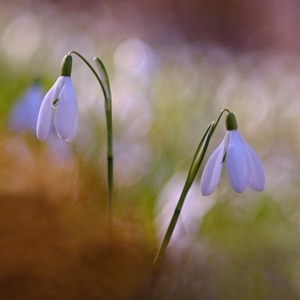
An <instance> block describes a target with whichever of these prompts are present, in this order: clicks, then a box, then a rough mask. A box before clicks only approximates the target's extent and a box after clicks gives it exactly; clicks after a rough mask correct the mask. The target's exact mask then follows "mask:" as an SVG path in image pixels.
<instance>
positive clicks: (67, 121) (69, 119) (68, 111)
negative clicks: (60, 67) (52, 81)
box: [54, 77, 77, 140]
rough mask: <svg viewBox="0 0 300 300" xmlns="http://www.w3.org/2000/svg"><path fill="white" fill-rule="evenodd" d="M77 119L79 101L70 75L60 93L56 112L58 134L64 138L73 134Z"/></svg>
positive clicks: (55, 120) (55, 121)
mask: <svg viewBox="0 0 300 300" xmlns="http://www.w3.org/2000/svg"><path fill="white" fill-rule="evenodd" d="M76 119H77V101H76V96H75V92H74V88H73V84H72V80H71V78H70V77H65V85H64V87H63V88H62V90H61V93H60V94H59V99H58V102H57V108H56V113H55V117H54V124H55V128H56V131H57V134H58V135H59V136H60V137H61V138H62V139H63V140H67V139H68V138H69V137H70V136H71V135H72V133H73V134H74V127H76V122H77V121H76ZM75 134H76V128H75ZM74 137H75V135H74ZM74 137H73V139H74Z"/></svg>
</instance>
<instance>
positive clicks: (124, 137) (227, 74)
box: [0, 0, 300, 300]
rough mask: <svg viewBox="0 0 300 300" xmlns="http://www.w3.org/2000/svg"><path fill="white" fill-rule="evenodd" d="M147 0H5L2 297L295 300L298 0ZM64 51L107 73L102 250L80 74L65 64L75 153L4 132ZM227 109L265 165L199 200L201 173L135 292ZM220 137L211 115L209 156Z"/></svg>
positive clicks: (49, 78) (99, 157) (96, 104)
mask: <svg viewBox="0 0 300 300" xmlns="http://www.w3.org/2000/svg"><path fill="white" fill-rule="evenodd" d="M151 3H152V4H150V2H146V1H139V2H136V1H126V2H125V1H122V2H121V1H107V2H102V1H91V0H90V1H72V2H70V1H59V2H58V1H56V2H55V1H50V2H48V1H39V2H36V1H9V2H6V1H3V2H1V5H0V12H1V19H0V31H1V40H0V54H1V55H0V65H1V68H0V84H1V89H0V129H1V142H0V146H1V156H0V179H1V180H0V211H1V218H0V223H1V232H2V235H0V245H1V247H0V266H1V267H0V270H1V272H0V287H3V288H1V293H3V294H1V297H0V298H1V299H50V298H52V299H53V298H55V299H60V298H61V299H133V297H135V298H134V299H136V298H141V299H146V298H147V297H148V298H150V299H172V300H173V299H208V300H211V299H224V300H232V299H262V300H264V299H282V298H284V297H285V298H287V299H300V290H299V275H300V264H299V262H300V260H299V246H298V239H299V233H300V232H299V220H300V214H299V212H300V205H299V182H300V176H299V174H300V172H299V156H300V152H299V145H300V135H299V130H298V127H299V125H300V124H299V111H300V107H299V94H300V63H299V61H300V60H299V42H298V40H299V32H300V30H299V24H298V23H299V22H298V15H299V12H300V7H299V5H298V3H296V2H293V1H285V2H282V1H269V0H266V1H251V2H250V1H246V2H237V1H189V2H188V3H186V2H184V1H153V2H151ZM71 50H76V51H78V52H80V53H81V54H83V55H84V56H85V57H86V58H87V59H88V60H89V61H90V62H92V58H93V57H94V56H99V57H100V58H101V59H102V60H103V62H104V64H105V65H106V67H107V70H108V74H109V77H110V79H111V87H112V97H113V118H114V146H115V153H114V154H115V179H116V182H115V211H116V214H115V231H116V238H115V244H114V248H113V251H112V252H113V254H112V256H108V252H110V251H108V247H107V244H106V243H107V239H106V238H107V231H106V200H105V196H106V190H105V189H106V184H105V183H106V178H105V174H106V134H105V119H104V111H103V98H102V95H101V90H100V88H99V86H98V84H97V81H96V80H95V79H94V78H93V75H92V74H91V72H90V70H89V69H88V68H87V67H86V66H85V65H84V64H83V63H82V62H81V61H80V60H79V59H78V58H75V57H74V65H73V72H72V79H73V82H74V87H75V91H76V95H77V99H78V105H79V130H78V135H77V137H76V139H75V141H74V143H73V144H72V145H71V146H68V147H67V148H65V147H64V146H62V144H60V141H59V140H58V138H57V137H55V136H52V137H51V139H49V140H48V141H47V142H46V143H40V142H38V141H36V139H35V137H34V135H32V133H30V132H17V133H15V132H12V131H11V128H9V126H8V124H9V122H8V120H9V119H10V115H11V112H12V109H13V108H14V107H15V105H16V103H17V102H18V101H19V100H20V99H21V98H22V95H23V93H24V91H25V90H26V89H27V88H28V87H29V86H30V85H31V84H32V83H33V81H34V80H35V79H36V78H39V82H40V86H41V88H42V89H43V90H44V91H47V90H48V89H49V88H50V87H51V85H52V84H53V83H54V81H55V80H56V78H57V76H59V68H60V62H61V60H62V58H63V56H64V55H65V54H66V53H68V52H69V51H71ZM224 108H228V109H230V110H232V111H233V112H234V113H235V114H236V116H237V119H238V122H239V129H240V131H241V133H242V134H243V136H244V137H245V139H246V140H247V141H248V142H249V144H250V145H251V146H252V147H253V148H254V149H255V151H256V152H257V153H258V155H259V157H260V158H261V160H262V163H263V165H264V169H265V173H266V189H265V191H264V192H263V193H256V192H253V191H251V190H248V189H247V190H246V191H245V193H243V194H241V195H239V194H236V193H234V192H233V191H232V190H231V188H230V185H229V183H228V180H227V178H226V174H225V172H224V174H222V178H221V182H220V184H219V186H218V188H217V190H216V192H215V193H214V194H213V195H211V196H209V197H206V198H205V197H203V196H202V195H201V194H200V193H199V179H200V178H197V180H196V181H195V183H194V185H193V190H191V192H190V195H189V197H190V198H188V199H187V200H186V203H185V206H184V210H183V215H182V216H183V218H182V220H180V222H181V223H180V226H178V232H176V234H175V235H174V239H173V240H172V243H171V247H170V248H169V250H168V252H167V256H166V260H165V262H164V265H163V266H162V267H161V269H160V272H159V273H158V276H157V278H156V279H155V286H154V287H153V289H152V290H151V291H147V292H146V295H145V293H144V292H143V286H144V285H145V282H147V280H148V276H149V272H150V265H151V261H152V259H153V256H154V254H155V250H156V249H157V247H158V245H159V240H160V239H161V238H162V235H163V232H164V230H165V226H166V224H167V223H168V220H169V218H170V215H171V213H172V209H169V208H168V207H169V206H170V207H172V205H174V201H175V202H176V200H177V199H178V197H179V193H180V191H181V188H182V186H183V183H184V179H185V176H186V174H187V171H188V168H189V165H190V163H191V159H192V156H193V154H194V151H195V150H196V147H197V145H198V143H199V141H200V139H201V137H202V135H203V133H204V131H205V129H206V127H207V125H208V124H209V123H210V122H211V121H212V120H215V119H216V118H217V117H218V115H219V113H220V111H221V110H222V109H224ZM224 134H225V127H224V123H223V120H221V122H220V125H219V127H218V129H217V130H216V132H215V135H214V136H213V138H212V141H211V145H210V146H209V148H208V153H207V157H208V156H209V154H210V153H211V152H212V151H213V149H214V148H215V147H216V146H217V145H218V144H219V143H220V141H221V139H222V138H223V136H224ZM207 157H206V159H207ZM206 159H205V161H206ZM200 171H201V170H200ZM199 177H200V175H199ZM161 220H162V221H161ZM166 220H167V221H166ZM186 220H188V221H189V222H187V221H186ZM191 220H193V222H191ZM16 287H18V288H16ZM25 295H26V296H25ZM133 295H134V296H133Z"/></svg>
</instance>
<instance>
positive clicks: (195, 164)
mask: <svg viewBox="0 0 300 300" xmlns="http://www.w3.org/2000/svg"><path fill="white" fill-rule="evenodd" d="M224 112H227V113H230V111H229V110H228V109H227V108H226V109H223V110H222V111H221V113H220V115H219V117H218V119H217V121H216V122H212V123H211V124H210V125H209V126H208V128H207V129H206V131H205V133H204V135H203V137H202V139H201V141H200V143H199V146H198V148H197V150H196V153H195V155H194V158H193V161H192V164H191V167H190V170H189V173H188V176H187V178H186V181H185V184H184V187H183V190H182V192H181V195H180V198H179V200H178V202H177V206H176V208H175V210H174V213H173V216H172V218H171V221H170V223H169V227H168V229H167V232H166V234H165V237H164V239H163V241H162V244H161V246H160V248H159V250H158V252H157V255H156V257H155V260H154V263H153V270H154V271H155V270H156V268H157V266H158V264H159V263H160V261H161V259H162V257H163V256H164V254H165V251H166V249H167V247H168V244H169V242H170V239H171V237H172V234H173V232H174V229H175V226H176V223H177V221H178V218H179V215H180V213H181V210H182V207H183V204H184V201H185V198H186V196H187V194H188V191H189V189H190V187H191V185H192V183H193V181H194V179H195V177H196V175H197V173H198V170H199V168H200V166H201V163H202V161H203V158H204V156H205V153H206V150H207V147H208V145H209V142H210V139H211V137H212V135H213V133H214V131H215V129H216V127H217V125H218V124H219V121H220V119H221V117H222V115H223V114H224Z"/></svg>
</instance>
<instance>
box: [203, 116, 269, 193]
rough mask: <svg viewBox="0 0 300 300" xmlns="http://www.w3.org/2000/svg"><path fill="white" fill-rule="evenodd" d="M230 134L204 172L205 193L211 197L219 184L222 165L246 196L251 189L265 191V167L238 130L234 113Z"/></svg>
mask: <svg viewBox="0 0 300 300" xmlns="http://www.w3.org/2000/svg"><path fill="white" fill-rule="evenodd" d="M226 126H227V132H226V135H225V137H224V139H223V141H222V143H221V145H220V146H219V147H218V148H217V149H216V150H215V151H214V152H213V153H212V155H211V156H210V158H209V159H208V161H207V164H206V166H205V168H204V170H203V174H202V178H201V183H200V185H201V192H202V194H203V196H207V195H210V194H211V193H213V191H214V190H215V189H216V186H217V184H218V182H219V179H220V175H221V170H222V165H223V164H225V165H226V168H227V173H228V178H229V181H230V184H231V186H232V188H233V190H234V191H236V192H237V193H242V192H243V191H244V190H245V189H246V187H247V186H249V187H250V188H252V189H253V190H256V191H263V189H264V187H265V176H264V170H263V167H262V164H261V162H260V159H259V158H258V156H257V154H256V153H255V151H254V150H253V149H252V148H251V147H250V146H249V144H247V142H246V141H245V140H244V138H243V137H242V135H241V134H240V132H239V131H238V130H237V121H236V118H235V115H234V114H233V113H229V114H228V115H227V118H226Z"/></svg>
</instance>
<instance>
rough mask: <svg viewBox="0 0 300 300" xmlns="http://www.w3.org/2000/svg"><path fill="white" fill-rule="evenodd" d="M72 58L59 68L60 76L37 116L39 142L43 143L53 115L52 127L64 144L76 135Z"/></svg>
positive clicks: (75, 102) (75, 104)
mask: <svg viewBox="0 0 300 300" xmlns="http://www.w3.org/2000/svg"><path fill="white" fill-rule="evenodd" d="M71 69H72V56H71V55H67V56H66V57H65V58H64V60H63V62H62V68H61V76H60V77H59V78H58V79H57V80H56V82H55V83H54V85H53V86H52V88H51V89H50V90H49V91H48V93H47V94H46V96H45V98H44V100H43V102H42V105H41V108H40V112H39V115H38V120H37V127H36V134H37V137H38V139H39V140H40V141H45V140H46V138H47V136H48V134H49V131H50V125H51V120H52V112H53V110H55V114H54V126H55V129H56V132H57V134H58V136H59V137H60V138H61V139H62V140H64V141H65V142H66V143H71V142H72V141H73V140H74V138H75V135H76V133H77V126H78V109H77V100H76V95H75V91H74V88H73V83H72V79H71V77H70V75H71Z"/></svg>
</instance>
